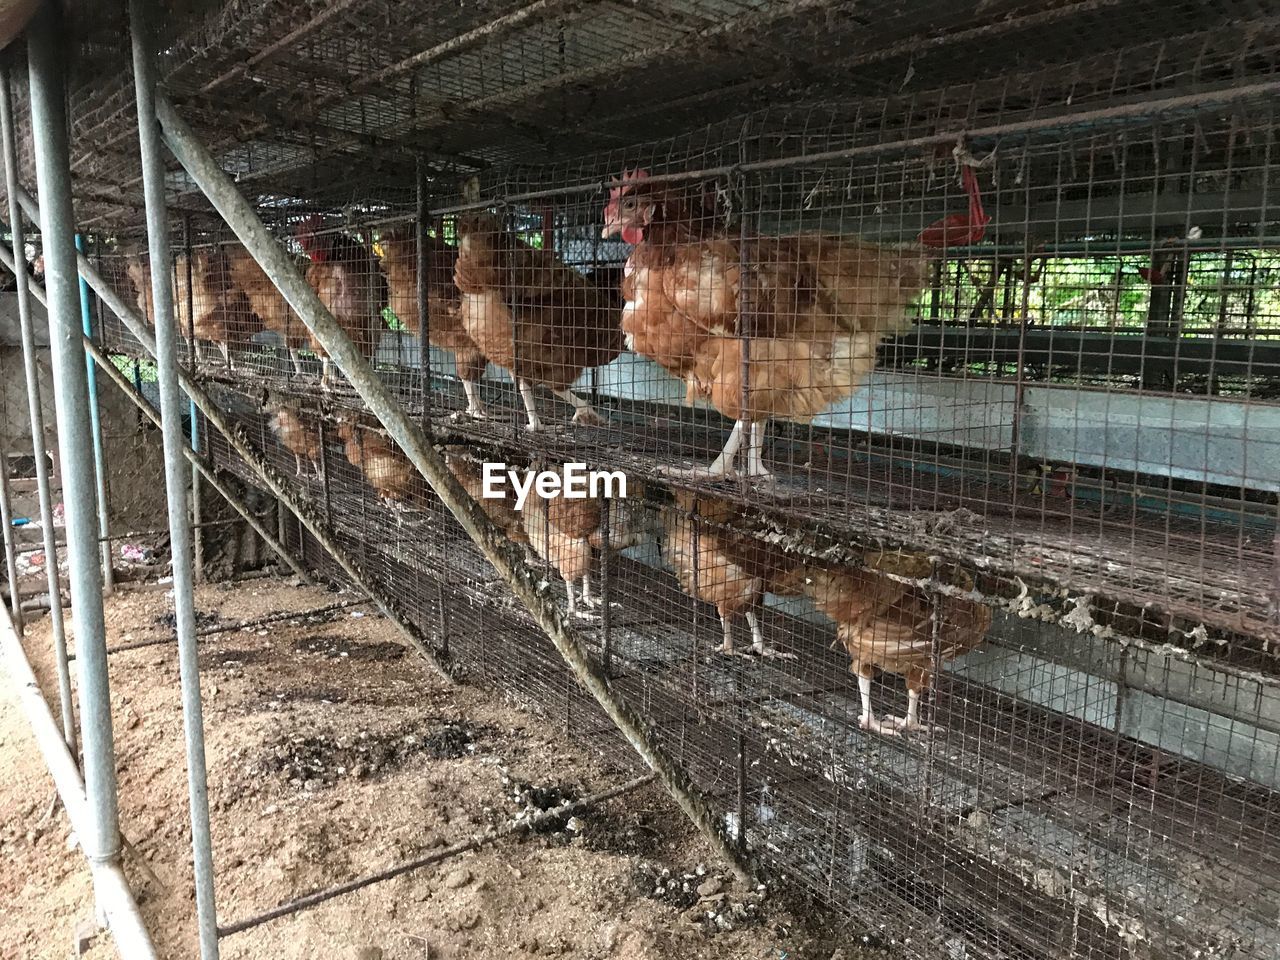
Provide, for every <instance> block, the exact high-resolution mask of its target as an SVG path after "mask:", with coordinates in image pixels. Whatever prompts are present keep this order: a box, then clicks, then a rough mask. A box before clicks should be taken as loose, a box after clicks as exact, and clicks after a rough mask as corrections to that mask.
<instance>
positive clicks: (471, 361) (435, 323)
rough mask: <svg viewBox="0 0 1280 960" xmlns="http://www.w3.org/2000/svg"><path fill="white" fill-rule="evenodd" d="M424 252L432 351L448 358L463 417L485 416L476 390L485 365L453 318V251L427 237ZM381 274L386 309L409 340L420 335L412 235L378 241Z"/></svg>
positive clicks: (456, 305) (455, 292)
mask: <svg viewBox="0 0 1280 960" xmlns="http://www.w3.org/2000/svg"><path fill="white" fill-rule="evenodd" d="M425 243H426V246H427V318H428V321H429V324H430V331H429V332H430V336H431V343H432V345H433V346H437V347H443V348H444V349H445V350H448V351H449V352H450V353H452V354H453V360H454V363H455V365H456V366H457V368H458V379H460V380H461V381H462V390H463V392H464V393H465V394H466V397H467V413H468V414H470V415H471V416H473V417H476V418H481V419H482V418H483V417H484V416H485V409H484V404H483V403H481V402H480V395H479V393H478V391H477V389H476V388H477V384H479V382H480V380H481V379H482V378H483V377H484V368H485V367H486V366H487V365H488V361H487V360H486V359H485V356H484V354H483V353H481V352H480V348H479V347H477V346H476V344H475V341H474V340H472V339H471V337H470V336H469V335H468V334H467V331H466V330H465V329H463V326H462V318H461V316H460V314H459V310H460V306H461V303H460V297H459V294H458V288H457V287H456V286H455V285H454V283H453V264H454V261H455V259H457V251H456V250H454V249H453V248H452V247H450V246H449V245H448V244H446V243H444V241H442V240H438V239H436V238H435V237H432V236H426V237H425ZM381 244H382V268H383V269H384V270H385V271H386V274H387V291H388V303H389V305H390V307H391V310H392V312H393V313H394V314H395V315H396V316H397V317H399V318H400V320H401V321H402V322H403V323H404V325H405V329H406V330H408V331H409V332H410V333H412V334H415V335H416V334H417V333H418V331H419V330H421V328H422V327H421V323H420V320H419V317H418V248H417V244H416V243H415V242H414V236H413V231H412V230H409V229H404V230H396V231H393V232H391V233H389V234H387V235H385V236H384V237H383V238H382V240H381Z"/></svg>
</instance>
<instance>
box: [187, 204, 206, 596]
mask: <svg viewBox="0 0 1280 960" xmlns="http://www.w3.org/2000/svg"><path fill="white" fill-rule="evenodd" d="M182 252H183V254H184V255H185V258H186V260H185V265H184V267H183V269H184V270H185V271H186V278H185V279H186V283H187V333H188V335H189V336H190V338H191V377H192V379H195V375H196V360H197V359H198V358H199V356H200V353H199V349H198V348H197V347H196V288H195V284H194V282H193V280H194V278H193V277H192V276H191V271H192V269H193V268H192V259H191V218H190V217H183V218H182ZM187 414H188V416H190V417H191V449H192V450H193V451H195V452H196V453H199V452H200V414H199V411H197V410H196V402H195V401H194V400H191V401H190V406H189V408H188V410H187ZM203 500H204V497H203V491H201V489H200V471H199V470H197V469H196V468H195V467H194V466H193V467H192V468H191V530H192V532H193V536H194V538H195V542H194V548H195V553H194V556H193V560H192V562H193V564H194V567H195V574H196V583H203V582H204V536H203V535H202V534H201V532H200V524H201V521H202V519H203V516H202V515H203V513H204V506H203Z"/></svg>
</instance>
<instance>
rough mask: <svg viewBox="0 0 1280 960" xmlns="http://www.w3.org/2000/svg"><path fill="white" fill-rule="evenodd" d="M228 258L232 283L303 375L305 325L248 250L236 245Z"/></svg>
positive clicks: (306, 338)
mask: <svg viewBox="0 0 1280 960" xmlns="http://www.w3.org/2000/svg"><path fill="white" fill-rule="evenodd" d="M226 257H227V271H228V274H229V276H230V279H231V282H232V283H233V284H234V285H235V287H236V288H237V289H238V290H239V291H240V292H241V293H243V294H244V296H245V299H246V300H247V301H248V303H249V309H250V310H252V311H253V312H254V314H255V315H256V316H257V317H258V320H259V321H260V322H261V323H262V326H263V327H264V328H266V329H267V330H270V331H271V332H272V333H274V334H276V335H277V336H278V337H280V339H281V340H282V341H283V342H284V345H285V349H286V350H288V351H289V359H290V360H292V361H293V371H294V373H297V374H301V373H302V360H301V358H300V357H299V356H298V352H299V351H300V350H302V349H303V348H304V347H307V346H308V345H309V344H310V339H309V335H308V333H307V328H306V326H305V324H303V322H302V320H301V319H300V318H299V317H298V315H297V314H296V313H294V312H293V308H292V307H290V306H289V301H288V300H286V299H285V298H284V294H282V293H281V292H280V291H279V289H277V288H276V285H275V284H274V283H272V282H271V280H270V279H269V278H268V277H267V274H266V273H265V271H263V269H262V267H260V266H258V261H256V260H254V259H253V257H252V256H250V254H249V251H248V250H246V249H245V248H244V247H242V246H240V245H239V244H235V245H232V246H230V247H228V248H227V250H226Z"/></svg>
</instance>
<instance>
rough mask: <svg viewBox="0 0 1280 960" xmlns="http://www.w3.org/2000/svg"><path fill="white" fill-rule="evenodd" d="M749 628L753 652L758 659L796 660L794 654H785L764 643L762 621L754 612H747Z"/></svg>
mask: <svg viewBox="0 0 1280 960" xmlns="http://www.w3.org/2000/svg"><path fill="white" fill-rule="evenodd" d="M747 626H749V627H750V628H751V652H752V653H754V654H755V655H756V656H757V657H762V658H764V659H773V660H794V659H796V655H795V654H794V653H784V652H783V651H781V650H779V649H777V648H776V647H771V646H769V645H768V644H766V643H765V642H764V631H763V630H762V629H760V620H759V618H758V617H757V616H756V614H755V611H754V610H748V611H747Z"/></svg>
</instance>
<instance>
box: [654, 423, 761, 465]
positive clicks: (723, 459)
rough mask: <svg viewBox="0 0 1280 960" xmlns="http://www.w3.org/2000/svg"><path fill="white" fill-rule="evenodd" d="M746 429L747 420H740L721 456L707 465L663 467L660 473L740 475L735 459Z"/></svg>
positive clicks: (735, 425)
mask: <svg viewBox="0 0 1280 960" xmlns="http://www.w3.org/2000/svg"><path fill="white" fill-rule="evenodd" d="M745 430H746V421H745V420H739V421H737V422H736V423H734V425H733V429H732V430H731V431H729V438H728V439H727V440H725V442H724V449H723V450H721V451H720V456H718V457H716V458H715V460H713V461H711V464H710V465H709V466H706V467H692V468H689V467H661V468H659V471H658V472H659V473H661V474H663V475H664V476H668V477H690V478H693V477H735V476H737V475H738V472H737V470H736V469H735V467H734V461H735V460H736V459H737V458H738V450H739V448H740V447H741V446H742V434H743V432H744V431H745Z"/></svg>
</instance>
